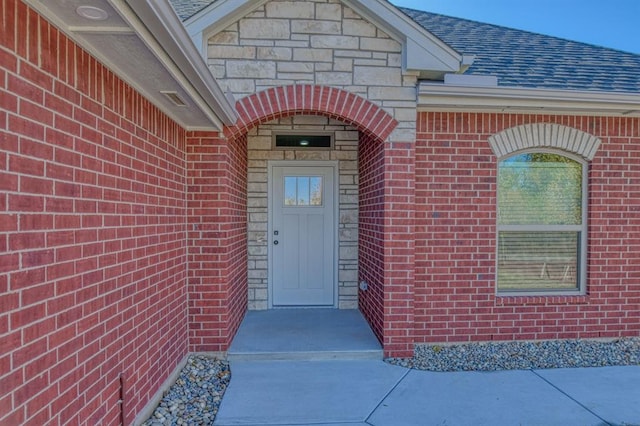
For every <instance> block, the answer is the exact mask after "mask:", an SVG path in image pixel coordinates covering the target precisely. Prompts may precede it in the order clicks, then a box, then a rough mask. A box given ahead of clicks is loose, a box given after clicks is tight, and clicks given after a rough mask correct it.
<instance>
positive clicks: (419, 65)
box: [184, 0, 470, 79]
mask: <svg viewBox="0 0 640 426" xmlns="http://www.w3.org/2000/svg"><path fill="white" fill-rule="evenodd" d="M267 1H268V0H218V1H216V2H214V3H212V4H210V5H209V6H207V7H206V8H204V9H203V10H202V11H200V12H199V13H197V14H196V15H194V16H192V17H191V18H189V19H187V20H186V21H185V22H184V24H185V27H186V29H187V32H188V33H189V36H190V37H191V39H192V41H193V43H194V44H195V45H196V46H198V47H199V48H200V52H201V55H202V56H203V57H205V58H206V57H207V39H208V38H209V37H210V36H211V35H213V34H214V32H217V31H220V30H222V29H224V28H226V27H227V26H229V25H231V24H233V23H234V22H236V21H238V20H240V19H242V17H244V16H246V15H247V14H249V13H250V12H251V11H252V10H254V9H256V8H258V7H260V6H262V5H263V4H265V3H267ZM342 3H344V5H345V6H347V7H349V8H351V9H353V10H354V11H355V12H356V13H358V14H359V15H361V16H362V17H363V18H364V19H366V20H368V21H369V22H371V23H372V24H374V25H376V26H377V27H378V28H381V29H382V30H384V31H385V32H386V33H387V34H389V36H391V37H393V38H394V39H395V40H397V41H398V42H400V43H402V46H403V62H404V64H403V65H404V68H405V69H406V70H408V71H416V72H419V73H420V76H421V77H422V78H429V79H442V78H443V77H444V74H445V73H456V72H459V71H460V70H461V68H463V67H464V66H468V65H470V63H469V62H468V61H469V60H470V58H468V57H464V58H463V56H462V55H461V54H459V53H458V52H456V51H455V50H454V49H453V48H451V47H450V46H449V45H447V44H445V43H444V42H443V41H442V40H440V39H439V38H437V37H436V36H434V35H433V34H431V33H429V32H428V31H426V30H425V29H424V28H422V27H420V26H419V25H418V24H416V23H415V22H414V21H412V20H411V18H409V17H408V16H406V15H405V14H404V13H402V12H400V11H399V10H398V9H397V8H396V7H395V6H393V5H392V4H391V3H389V2H388V1H386V0H343V1H342Z"/></svg>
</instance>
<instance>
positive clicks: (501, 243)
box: [497, 150, 587, 294]
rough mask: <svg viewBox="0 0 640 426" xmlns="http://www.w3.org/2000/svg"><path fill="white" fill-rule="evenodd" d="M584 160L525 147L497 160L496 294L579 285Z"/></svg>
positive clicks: (572, 290) (571, 289) (578, 288)
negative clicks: (523, 149)
mask: <svg viewBox="0 0 640 426" xmlns="http://www.w3.org/2000/svg"><path fill="white" fill-rule="evenodd" d="M586 186H587V163H586V161H585V160H584V159H582V158H580V157H577V156H573V155H571V154H568V153H566V152H562V153H560V152H557V151H552V150H528V151H520V152H517V153H514V154H513V155H511V156H509V157H506V158H503V159H502V160H501V161H500V163H499V165H498V224H497V231H498V244H497V247H498V255H497V264H498V266H497V290H498V293H499V294H511V293H527V294H558V293H566V294H580V293H583V292H584V289H585V281H586V279H585V271H586V247H587V245H586V236H587V227H586V222H587V221H586V218H587V211H586V210H587V188H586Z"/></svg>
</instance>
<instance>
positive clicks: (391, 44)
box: [360, 37, 402, 53]
mask: <svg viewBox="0 0 640 426" xmlns="http://www.w3.org/2000/svg"><path fill="white" fill-rule="evenodd" d="M360 48H361V49H363V50H375V51H379V52H396V53H397V52H401V51H402V45H401V44H400V43H398V42H397V41H395V40H393V39H390V38H387V39H382V38H369V37H362V38H361V39H360Z"/></svg>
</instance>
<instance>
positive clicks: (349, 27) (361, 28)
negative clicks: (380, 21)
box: [342, 19, 376, 37]
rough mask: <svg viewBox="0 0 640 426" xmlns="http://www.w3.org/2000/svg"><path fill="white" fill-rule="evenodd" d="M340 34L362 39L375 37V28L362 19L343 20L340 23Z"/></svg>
mask: <svg viewBox="0 0 640 426" xmlns="http://www.w3.org/2000/svg"><path fill="white" fill-rule="evenodd" d="M342 34H344V35H352V36H362V37H375V36H376V27H375V26H374V25H373V24H370V23H369V22H367V21H363V20H362V19H344V20H343V21H342Z"/></svg>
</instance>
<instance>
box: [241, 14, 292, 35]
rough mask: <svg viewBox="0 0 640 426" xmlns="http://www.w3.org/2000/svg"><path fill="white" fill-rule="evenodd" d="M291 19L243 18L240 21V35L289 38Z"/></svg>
mask: <svg viewBox="0 0 640 426" xmlns="http://www.w3.org/2000/svg"><path fill="white" fill-rule="evenodd" d="M290 35H291V32H290V31H289V21H288V20H286V19H243V20H241V21H240V37H242V38H243V39H247V38H249V39H266V40H274V39H288V38H289V37H290Z"/></svg>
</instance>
